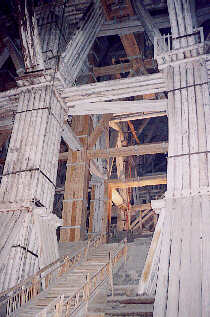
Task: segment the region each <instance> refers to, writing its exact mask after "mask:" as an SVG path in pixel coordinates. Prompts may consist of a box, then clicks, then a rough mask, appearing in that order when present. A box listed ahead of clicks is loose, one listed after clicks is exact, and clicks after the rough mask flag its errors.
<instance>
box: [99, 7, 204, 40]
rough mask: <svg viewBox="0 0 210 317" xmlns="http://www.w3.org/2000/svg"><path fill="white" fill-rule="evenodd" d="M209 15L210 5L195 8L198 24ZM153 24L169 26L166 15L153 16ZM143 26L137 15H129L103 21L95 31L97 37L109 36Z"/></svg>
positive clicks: (163, 26) (125, 32) (160, 26)
mask: <svg viewBox="0 0 210 317" xmlns="http://www.w3.org/2000/svg"><path fill="white" fill-rule="evenodd" d="M209 15H210V5H207V6H206V7H204V8H201V9H198V10H196V16H197V20H198V25H201V24H202V23H203V22H205V21H207V20H208V18H209ZM153 21H154V25H155V27H156V28H158V29H162V28H169V27H170V22H169V17H168V15H162V14H161V15H157V16H154V17H153ZM144 31H145V29H144V26H143V24H142V21H141V20H140V19H139V18H138V16H136V15H135V16H133V17H130V18H129V19H125V20H118V21H116V20H114V21H113V20H111V21H105V23H104V24H103V25H102V27H101V29H100V30H99V32H98V33H97V37H101V36H109V35H122V34H127V33H134V32H144Z"/></svg>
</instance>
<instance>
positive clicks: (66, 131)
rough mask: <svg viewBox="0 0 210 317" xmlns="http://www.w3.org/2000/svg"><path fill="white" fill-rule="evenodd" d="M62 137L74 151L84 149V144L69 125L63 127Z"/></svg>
mask: <svg viewBox="0 0 210 317" xmlns="http://www.w3.org/2000/svg"><path fill="white" fill-rule="evenodd" d="M62 137H63V139H64V141H65V142H66V144H67V145H68V147H69V148H70V149H72V150H73V151H76V150H81V149H82V144H81V143H80V140H79V138H78V137H77V136H76V134H75V133H74V131H73V130H72V129H71V127H70V126H69V124H68V123H65V124H64V126H63V131H62Z"/></svg>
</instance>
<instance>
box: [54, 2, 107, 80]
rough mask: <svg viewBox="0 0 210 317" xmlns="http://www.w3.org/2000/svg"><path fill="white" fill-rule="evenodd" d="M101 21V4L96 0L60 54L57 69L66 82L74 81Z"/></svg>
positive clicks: (102, 18) (102, 19)
mask: <svg viewBox="0 0 210 317" xmlns="http://www.w3.org/2000/svg"><path fill="white" fill-rule="evenodd" d="M103 22H104V16H103V10H102V6H101V3H100V1H99V0H97V1H95V2H94V3H93V4H92V6H91V8H90V9H89V11H88V13H87V14H86V16H85V19H84V21H83V23H82V25H81V26H80V28H79V30H78V31H77V32H76V33H75V35H74V36H73V37H72V39H71V40H70V42H69V43H68V45H67V47H66V50H65V51H64V53H63V54H62V56H61V60H60V69H59V70H60V72H61V73H62V75H63V77H64V78H65V82H66V84H68V85H72V84H73V83H74V82H75V80H76V78H77V76H78V74H79V72H80V70H81V66H82V65H83V63H84V62H85V60H86V58H87V55H88V53H89V51H90V48H91V47H92V45H93V42H94V41H95V38H96V35H97V33H98V31H99V30H100V27H101V25H102V24H103Z"/></svg>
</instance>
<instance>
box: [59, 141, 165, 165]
mask: <svg viewBox="0 0 210 317" xmlns="http://www.w3.org/2000/svg"><path fill="white" fill-rule="evenodd" d="M167 151H168V143H167V142H160V143H148V144H140V145H134V146H127V147H121V148H109V149H102V150H87V159H89V160H92V159H95V158H106V159H108V158H111V157H125V156H132V155H147V154H156V153H167ZM67 158H68V152H63V153H60V154H59V160H61V161H66V160H67Z"/></svg>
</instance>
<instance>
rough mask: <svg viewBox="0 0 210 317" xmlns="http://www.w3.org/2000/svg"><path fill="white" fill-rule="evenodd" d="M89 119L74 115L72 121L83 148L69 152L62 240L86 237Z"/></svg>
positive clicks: (76, 239) (75, 239)
mask: <svg viewBox="0 0 210 317" xmlns="http://www.w3.org/2000/svg"><path fill="white" fill-rule="evenodd" d="M89 120H90V118H89V116H74V117H73V121H72V129H73V130H74V132H75V134H76V135H77V136H78V137H79V139H80V142H81V143H82V145H83V149H82V150H81V151H71V150H69V154H68V161H67V172H66V182H65V193H64V200H63V215H62V217H63V225H64V228H63V229H62V231H61V242H67V241H78V240H84V239H85V232H86V217H87V203H88V202H87V195H88V177H89V161H88V160H87V144H88V135H89V128H90V125H89ZM71 227H75V228H71Z"/></svg>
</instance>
